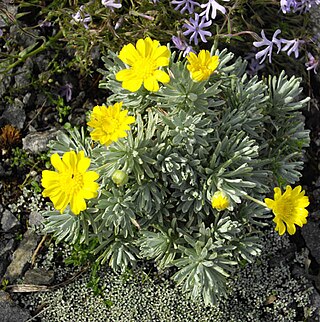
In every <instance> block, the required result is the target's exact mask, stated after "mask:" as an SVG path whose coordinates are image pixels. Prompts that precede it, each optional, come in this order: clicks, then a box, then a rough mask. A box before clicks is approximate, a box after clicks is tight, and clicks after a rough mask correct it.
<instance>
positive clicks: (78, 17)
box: [72, 6, 92, 29]
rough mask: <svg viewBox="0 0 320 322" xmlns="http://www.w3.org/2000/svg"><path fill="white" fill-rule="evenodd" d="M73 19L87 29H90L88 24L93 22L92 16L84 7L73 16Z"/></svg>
mask: <svg viewBox="0 0 320 322" xmlns="http://www.w3.org/2000/svg"><path fill="white" fill-rule="evenodd" d="M72 19H73V20H74V21H75V22H80V23H82V24H83V26H84V27H85V28H86V29H89V27H88V23H89V22H91V21H92V18H91V16H90V15H89V14H88V13H86V12H84V6H81V7H80V9H79V10H78V12H77V13H76V14H73V15H72Z"/></svg>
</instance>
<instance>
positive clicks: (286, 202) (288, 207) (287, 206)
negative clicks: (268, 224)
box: [274, 198, 295, 221]
mask: <svg viewBox="0 0 320 322" xmlns="http://www.w3.org/2000/svg"><path fill="white" fill-rule="evenodd" d="M281 199H282V200H281V201H280V200H279V201H278V202H276V203H275V206H274V213H276V214H277V215H278V216H280V217H281V218H282V219H283V220H284V221H286V220H288V219H290V217H292V213H293V211H294V209H295V206H294V204H293V200H291V199H290V198H281Z"/></svg>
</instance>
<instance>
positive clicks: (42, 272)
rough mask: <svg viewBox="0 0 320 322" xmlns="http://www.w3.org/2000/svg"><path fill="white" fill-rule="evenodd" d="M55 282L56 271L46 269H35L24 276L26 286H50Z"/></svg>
mask: <svg viewBox="0 0 320 322" xmlns="http://www.w3.org/2000/svg"><path fill="white" fill-rule="evenodd" d="M53 281H54V271H52V270H50V271H47V270H46V269H44V268H33V269H30V270H28V271H27V272H26V273H25V274H24V283H25V284H36V285H50V284H52V283H53Z"/></svg>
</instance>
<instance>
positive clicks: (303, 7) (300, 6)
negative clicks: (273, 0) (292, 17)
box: [280, 0, 320, 13]
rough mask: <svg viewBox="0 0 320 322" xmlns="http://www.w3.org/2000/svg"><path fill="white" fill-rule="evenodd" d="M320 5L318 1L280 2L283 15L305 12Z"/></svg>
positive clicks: (282, 0) (295, 0) (284, 0)
mask: <svg viewBox="0 0 320 322" xmlns="http://www.w3.org/2000/svg"><path fill="white" fill-rule="evenodd" d="M319 4H320V0H280V6H281V10H282V12H283V13H289V12H299V13H303V12H307V11H310V10H311V9H313V8H315V7H316V6H318V5H319Z"/></svg>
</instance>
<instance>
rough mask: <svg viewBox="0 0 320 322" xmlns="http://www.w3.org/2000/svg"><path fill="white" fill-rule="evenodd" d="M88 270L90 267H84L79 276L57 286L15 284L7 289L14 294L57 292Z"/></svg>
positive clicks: (76, 275)
mask: <svg viewBox="0 0 320 322" xmlns="http://www.w3.org/2000/svg"><path fill="white" fill-rule="evenodd" d="M88 268H89V265H87V266H86V267H84V268H83V269H82V270H81V271H79V272H78V273H77V274H75V275H74V276H72V277H71V278H69V279H67V280H66V281H64V282H61V283H59V284H56V285H52V286H47V285H35V284H15V285H8V286H7V287H6V289H7V290H8V291H10V292H13V293H26V292H46V291H53V290H57V289H59V288H60V287H62V286H65V285H68V284H70V283H72V282H73V281H74V280H75V279H76V278H77V277H78V276H80V275H81V274H83V273H84V272H85V271H87V270H88Z"/></svg>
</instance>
